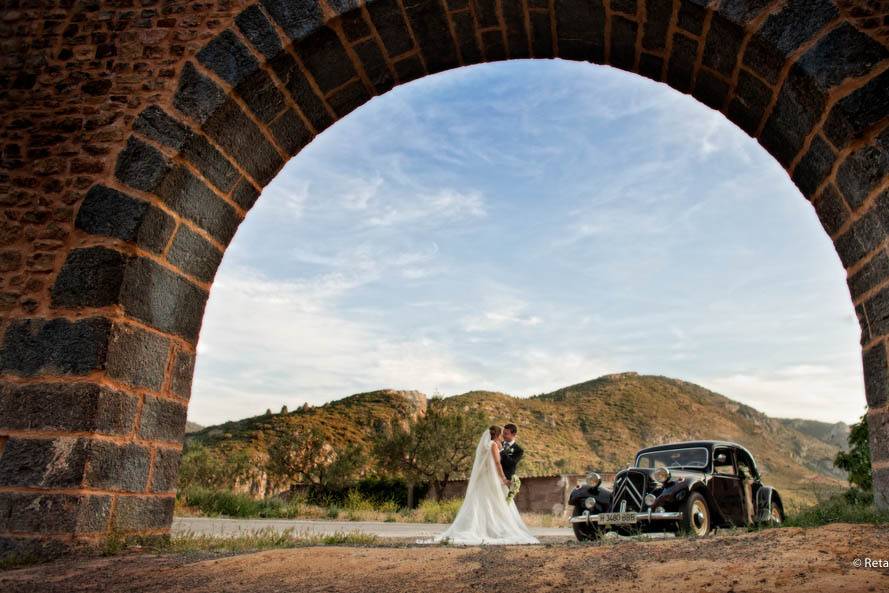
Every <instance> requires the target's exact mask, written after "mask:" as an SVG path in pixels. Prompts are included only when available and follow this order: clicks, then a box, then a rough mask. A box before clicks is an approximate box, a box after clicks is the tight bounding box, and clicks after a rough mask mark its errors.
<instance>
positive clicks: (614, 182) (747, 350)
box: [189, 60, 864, 425]
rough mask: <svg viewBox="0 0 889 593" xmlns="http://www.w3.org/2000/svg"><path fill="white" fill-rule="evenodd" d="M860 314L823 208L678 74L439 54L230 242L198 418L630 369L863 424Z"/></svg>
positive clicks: (792, 411) (213, 298) (216, 293)
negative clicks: (683, 90)
mask: <svg viewBox="0 0 889 593" xmlns="http://www.w3.org/2000/svg"><path fill="white" fill-rule="evenodd" d="M858 339H859V329H858V324H857V321H856V319H855V315H854V311H853V307H852V304H851V301H850V298H849V294H848V291H847V288H846V285H845V272H844V270H843V268H842V266H841V265H840V262H839V259H838V257H837V255H836V252H835V251H834V249H833V246H832V244H831V242H830V240H829V238H828V236H827V235H826V233H825V232H824V231H823V229H822V228H821V226H820V224H819V222H818V220H817V217H816V215H815V213H814V210H813V208H812V207H811V205H810V204H809V203H808V202H807V201H806V200H805V199H803V197H802V196H801V195H800V193H799V191H798V190H797V189H796V188H795V187H794V185H793V184H792V183H791V181H790V179H789V178H788V176H787V174H786V172H785V171H784V170H783V169H782V168H781V167H780V166H779V165H778V163H777V162H776V161H775V160H774V159H772V157H770V156H769V155H768V154H767V153H766V152H765V151H764V150H763V149H762V148H761V147H760V146H759V145H758V144H757V143H756V142H755V141H754V140H752V139H750V138H749V137H748V136H746V135H745V134H744V133H743V132H742V131H741V130H740V129H738V128H736V127H735V126H734V125H733V124H732V123H730V122H729V121H728V120H727V119H725V118H724V117H723V116H722V115H721V114H719V113H717V112H715V111H712V110H711V109H709V108H707V107H705V106H704V105H702V104H700V103H698V102H696V101H695V100H694V99H692V98H691V97H689V96H687V95H682V94H680V93H677V92H675V91H673V90H672V89H670V88H669V87H667V86H665V85H663V84H658V83H654V82H652V81H649V80H647V79H643V78H641V77H638V76H635V75H631V74H627V73H624V72H621V71H618V70H614V69H611V68H608V67H603V66H594V65H591V64H584V63H574V62H565V61H560V60H541V61H511V62H502V63H497V64H484V65H479V66H472V67H468V68H460V69H457V70H452V71H450V72H446V73H442V74H437V75H434V76H429V77H426V78H423V79H420V80H418V81H414V82H412V83H409V84H407V85H403V86H400V87H397V88H396V89H394V90H393V91H390V92H389V93H387V94H385V95H383V96H382V97H377V98H374V99H373V100H371V101H370V102H368V103H367V104H365V105H364V106H362V107H361V108H359V109H357V110H356V111H354V112H352V113H351V114H350V115H348V116H347V117H345V118H344V119H343V120H341V121H339V122H338V123H336V124H335V125H334V126H332V127H331V128H329V129H328V130H326V131H325V132H323V133H322V134H320V135H319V136H318V137H317V138H316V139H315V140H314V141H313V142H312V143H311V144H310V145H309V146H307V147H306V148H305V149H304V150H303V151H302V152H301V153H300V154H298V155H297V156H296V157H294V158H293V159H291V160H290V161H289V162H288V163H287V165H286V166H285V167H284V169H283V170H282V171H281V173H280V174H279V175H278V176H277V177H276V178H275V179H274V180H273V181H272V182H271V184H270V185H269V186H268V187H266V189H265V190H264V191H263V193H262V195H261V196H260V199H259V201H258V203H257V205H256V206H255V207H254V208H253V210H251V211H250V212H249V214H248V215H247V218H246V220H245V221H244V223H243V224H242V225H241V227H240V228H239V230H238V232H237V235H236V236H235V239H234V241H233V242H232V244H231V246H230V247H229V249H228V251H227V253H226V255H225V257H224V259H223V262H222V265H221V267H220V269H219V272H218V273H217V276H216V281H215V283H214V285H213V287H212V290H211V293H210V299H209V301H208V304H207V310H206V314H205V317H204V324H203V328H202V331H201V336H200V341H199V343H198V356H197V365H196V371H195V380H194V389H193V396H192V400H191V406H190V409H189V419H190V420H192V421H195V422H198V423H200V424H205V425H206V424H210V423H217V422H221V421H224V420H229V419H236V418H241V417H245V416H252V415H256V414H260V413H263V412H264V411H265V410H266V408H271V409H272V410H273V411H277V410H279V409H280V408H281V406H282V405H287V406H288V407H289V408H290V409H291V410H292V409H294V408H296V407H298V406H300V405H302V404H303V403H309V404H311V405H318V404H322V403H324V402H327V401H331V400H335V399H340V398H342V397H345V396H347V395H350V394H353V393H359V392H364V391H372V390H376V389H382V388H392V389H406V390H409V389H415V390H419V391H422V392H424V393H426V394H429V395H432V394H436V393H437V394H442V395H446V396H447V395H453V394H457V393H463V392H466V391H469V390H475V389H486V390H492V391H502V392H506V393H509V394H512V395H517V396H530V395H535V394H538V393H544V392H548V391H552V390H555V389H557V388H560V387H564V386H567V385H571V384H575V383H579V382H583V381H587V380H590V379H594V378H596V377H599V376H601V375H603V374H607V373H614V372H623V371H637V372H639V373H643V374H656V375H666V376H669V377H675V378H680V379H684V380H688V381H692V382H694V383H698V384H700V385H703V386H704V387H707V388H709V389H712V390H714V391H717V392H720V393H722V394H724V395H726V396H728V397H730V398H732V399H735V400H738V401H741V402H744V403H746V404H749V405H751V406H753V407H755V408H757V409H759V410H761V411H763V412H765V413H767V414H769V415H772V416H782V417H799V418H810V419H816V420H823V421H830V422H834V421H839V420H843V421H846V422H851V421H855V420H856V419H857V418H858V417H859V416H860V415H861V414H862V412H863V411H864V388H863V381H862V373H861V359H860V350H859V346H858Z"/></svg>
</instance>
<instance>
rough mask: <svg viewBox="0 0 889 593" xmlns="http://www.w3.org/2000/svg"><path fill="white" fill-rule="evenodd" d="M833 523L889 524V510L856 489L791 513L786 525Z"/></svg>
mask: <svg viewBox="0 0 889 593" xmlns="http://www.w3.org/2000/svg"><path fill="white" fill-rule="evenodd" d="M831 523H868V524H873V525H883V524H889V510H882V509H878V508H876V507H875V506H874V504H873V501H872V500H871V499H869V498H867V497H866V496H862V495H861V494H859V493H858V492H856V491H855V489H852V490H849V491H848V492H847V493H844V494H837V495H835V496H831V497H830V498H828V499H826V500H822V501H820V502H819V503H818V504H816V505H814V506H811V507H808V508H805V509H800V510H799V511H797V512H795V513H793V514H789V515H788V516H787V518H786V519H785V521H784V523H783V525H784V526H785V527H819V526H821V525H829V524H831Z"/></svg>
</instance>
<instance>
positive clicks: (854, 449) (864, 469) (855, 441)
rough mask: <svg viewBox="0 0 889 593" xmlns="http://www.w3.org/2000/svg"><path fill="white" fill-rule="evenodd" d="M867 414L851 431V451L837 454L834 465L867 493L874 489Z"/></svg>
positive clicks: (853, 483) (853, 484) (851, 482)
mask: <svg viewBox="0 0 889 593" xmlns="http://www.w3.org/2000/svg"><path fill="white" fill-rule="evenodd" d="M867 439H868V431H867V413H865V414H864V416H862V417H861V420H859V421H858V423H857V424H853V425H852V427H851V430H850V431H849V450H848V451H840V452H839V453H837V456H836V458H835V459H834V461H833V464H834V465H835V466H836V467H838V468H840V469H842V470H844V471H846V472H847V473H848V474H849V484H851V485H852V486H853V487H858V488H860V489H861V490H863V491H865V492H870V490H871V489H872V488H873V484H874V482H873V475H872V474H871V467H870V445H869V444H868V440H867Z"/></svg>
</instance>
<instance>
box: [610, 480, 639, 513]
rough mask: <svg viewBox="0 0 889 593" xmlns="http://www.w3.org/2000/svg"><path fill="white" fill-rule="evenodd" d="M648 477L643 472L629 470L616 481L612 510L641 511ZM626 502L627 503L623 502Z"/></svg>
mask: <svg viewBox="0 0 889 593" xmlns="http://www.w3.org/2000/svg"><path fill="white" fill-rule="evenodd" d="M646 481H647V477H646V475H645V474H644V473H642V472H634V471H632V470H631V471H628V472H627V473H626V475H624V476H622V477H621V478H620V479H618V480H616V481H615V482H614V496H612V497H611V508H610V509H609V511H611V512H613V513H614V512H619V511H620V512H623V511H641V510H642V505H643V503H642V501H643V499H644V497H645V486H646ZM622 503H625V504H622Z"/></svg>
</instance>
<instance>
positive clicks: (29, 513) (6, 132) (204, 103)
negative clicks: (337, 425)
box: [0, 0, 889, 550]
mask: <svg viewBox="0 0 889 593" xmlns="http://www.w3.org/2000/svg"><path fill="white" fill-rule="evenodd" d="M887 12H889V7H887V2H885V1H874V0H861V1H855V2H850V1H847V0H844V1H841V2H833V1H831V0H813V1H812V2H786V1H785V0H771V1H770V0H720V1H718V2H705V1H704V0H369V1H367V2H363V1H358V0H325V1H320V2H319V1H317V0H262V1H261V2H258V3H253V2H249V1H248V0H208V1H206V2H191V1H183V0H177V1H162V0H27V1H26V0H7V1H5V2H4V3H3V11H2V14H0V315H2V317H0V374H2V381H0V549H8V550H13V549H19V548H20V547H21V546H24V547H29V548H40V547H43V546H49V547H51V548H53V549H63V548H65V547H66V546H69V545H71V544H75V543H78V542H83V543H90V544H94V543H97V542H101V541H102V540H103V538H105V537H106V536H107V534H108V533H111V532H112V531H116V532H124V533H131V534H138V535H142V536H153V535H157V536H162V535H164V534H165V533H167V532H168V529H169V525H170V521H171V513H172V508H173V497H174V490H173V489H174V486H175V477H176V473H177V469H178V458H179V451H180V449H181V442H182V437H183V428H184V423H185V413H186V407H187V405H188V399H189V397H190V384H191V376H192V372H193V368H194V356H195V345H196V343H197V339H198V336H199V332H200V326H201V320H202V317H203V311H204V306H205V303H206V299H207V296H208V293H209V290H210V286H211V284H212V281H213V277H214V274H215V271H216V268H217V266H218V265H219V262H220V261H221V258H222V254H223V253H224V251H225V249H226V247H227V245H228V244H229V242H230V241H231V238H232V236H233V235H234V232H235V230H236V229H237V226H238V225H239V224H240V222H241V220H243V218H244V216H245V214H246V213H247V211H248V210H249V209H250V208H251V207H252V206H253V204H254V202H255V201H256V199H257V197H258V195H259V192H260V191H261V190H262V188H263V187H264V186H265V185H266V184H267V183H268V182H269V180H270V179H272V177H273V176H274V175H275V174H276V173H277V172H278V171H279V170H280V169H281V167H282V166H283V164H284V163H285V162H286V161H287V159H289V158H290V157H291V156H292V155H294V154H296V153H297V152H299V150H300V149H301V148H302V147H304V146H305V145H306V144H308V143H309V142H310V141H311V140H312V138H314V136H315V135H316V134H318V133H320V132H322V131H323V130H324V129H326V128H327V127H328V126H330V125H332V124H333V123H334V122H335V121H337V120H338V119H339V118H341V117H344V116H346V115H347V114H348V113H349V112H351V111H352V110H353V109H355V108H357V107H359V106H360V105H362V104H363V103H364V102H366V101H367V100H368V99H369V98H370V97H372V96H375V95H379V94H382V93H384V92H386V91H387V90H389V89H391V88H392V87H393V86H395V85H397V84H402V83H406V82H409V81H411V80H414V79H417V78H420V77H422V76H426V75H428V74H433V73H436V72H441V71H444V70H448V69H452V68H457V67H460V66H462V65H467V64H474V63H478V62H491V61H497V60H504V59H515V58H528V57H534V58H552V57H561V58H564V59H572V60H582V61H589V62H594V63H600V64H610V65H612V66H614V67H616V68H621V69H623V70H626V71H629V72H635V73H638V74H640V75H642V76H646V77H648V78H651V79H654V80H657V81H661V82H664V83H666V84H668V85H670V86H671V87H673V88H674V89H676V90H678V91H680V92H683V93H688V94H690V95H692V96H693V97H695V98H696V99H697V100H699V101H701V102H703V103H704V104H706V105H708V106H710V107H712V108H713V109H717V110H719V111H721V112H722V113H724V114H725V115H726V117H728V118H729V119H730V120H731V121H733V122H734V123H735V124H736V125H738V126H739V127H740V128H741V129H743V130H744V131H746V132H747V133H748V134H750V135H751V136H753V137H755V138H756V139H757V140H758V141H759V142H760V143H761V144H762V146H763V147H764V148H765V149H766V150H768V151H769V152H770V153H771V154H772V155H773V156H774V158H775V159H776V160H777V161H778V162H779V163H780V164H781V165H782V166H783V167H785V168H786V170H787V172H788V175H789V176H790V177H791V178H792V179H793V181H794V183H796V185H797V186H798V187H799V189H800V191H801V193H802V195H803V197H804V198H805V199H807V200H809V201H810V202H811V204H812V207H813V208H814V210H815V212H816V213H817V215H818V217H819V219H820V220H821V223H822V225H823V226H824V229H825V231H826V232H827V233H828V234H829V235H830V237H831V239H832V240H833V242H834V244H835V245H836V249H837V253H838V255H839V258H840V260H841V262H842V264H843V266H844V267H845V268H846V270H847V274H848V286H849V290H850V294H851V297H852V301H853V303H854V305H855V308H856V312H857V315H858V318H859V320H860V323H861V328H862V338H861V344H862V352H863V366H864V373H865V383H866V387H867V401H868V404H869V405H870V411H869V414H868V419H869V422H870V427H871V449H872V453H873V460H874V461H873V463H874V469H875V481H876V484H877V495H878V496H877V500H878V502H879V503H880V504H882V505H884V506H885V505H887V504H889V407H887V392H889V372H887V371H889V367H887V341H889V252H887V246H889V243H887V229H889V177H887V169H889V123H887V113H889V94H887V93H886V88H887V85H889V60H887V58H889V49H887V39H889V21H887V18H886V17H887ZM529 84H534V81H529Z"/></svg>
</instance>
